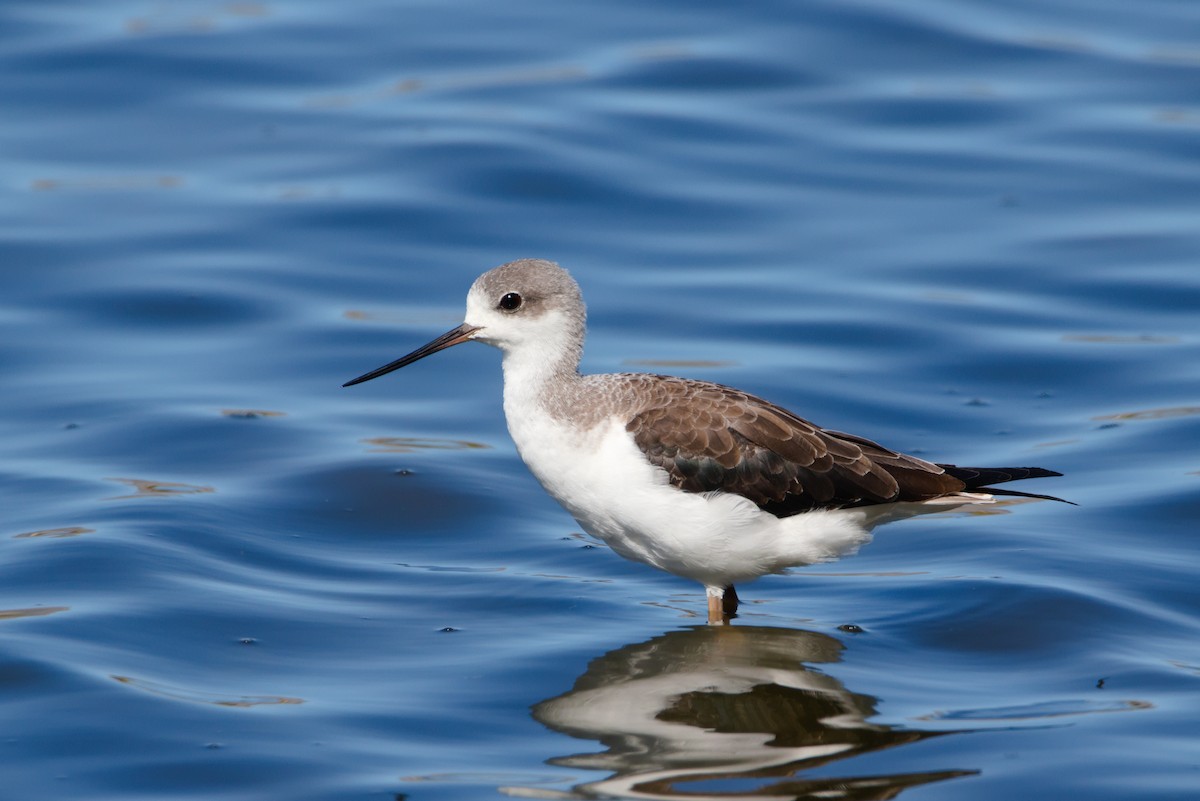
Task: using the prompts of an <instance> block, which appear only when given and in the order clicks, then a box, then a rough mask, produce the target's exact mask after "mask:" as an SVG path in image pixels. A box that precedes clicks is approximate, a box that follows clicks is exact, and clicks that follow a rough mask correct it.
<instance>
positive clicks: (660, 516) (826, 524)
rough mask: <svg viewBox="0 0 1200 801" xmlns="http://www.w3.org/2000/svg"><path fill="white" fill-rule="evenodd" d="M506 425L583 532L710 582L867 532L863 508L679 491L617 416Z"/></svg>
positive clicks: (785, 562)
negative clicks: (777, 506)
mask: <svg viewBox="0 0 1200 801" xmlns="http://www.w3.org/2000/svg"><path fill="white" fill-rule="evenodd" d="M522 417H523V416H522ZM508 424H509V432H510V433H511V434H512V438H513V441H514V442H515V443H516V445H517V450H518V452H519V453H520V454H521V458H522V459H524V461H525V464H526V465H528V467H529V469H530V471H532V472H533V474H534V476H536V477H537V479H538V480H539V481H540V482H541V483H542V486H543V487H545V488H546V491H547V492H549V493H550V494H551V495H552V496H553V497H554V498H555V499H556V500H557V501H558V502H559V503H561V504H562V505H563V506H564V507H565V508H566V509H567V511H569V512H570V513H571V514H572V515H573V516H574V517H575V519H576V520H577V521H579V524H580V525H581V526H582V527H583V529H584V530H585V531H587V532H588V533H589V534H591V535H593V536H595V537H598V538H599V539H601V540H603V541H604V542H605V543H606V544H607V545H608V546H609V547H611V548H612V549H613V550H614V551H616V552H617V553H618V554H620V555H621V556H624V557H625V558H627V559H632V560H634V561H638V562H644V563H646V564H649V565H653V566H654V567H657V568H659V569H661V570H665V571H667V572H669V573H673V574H675V575H678V576H684V577H686V578H690V579H694V580H696V581H699V582H700V583H702V584H704V585H705V586H707V587H713V588H723V587H726V586H728V585H731V584H735V583H738V582H745V581H749V580H751V579H755V578H758V577H759V576H762V575H765V574H767V573H776V572H779V571H781V570H784V569H785V568H788V567H793V566H799V565H807V564H812V563H814V562H822V561H827V560H830V559H835V558H837V557H839V556H842V555H844V554H846V553H848V552H851V551H853V550H855V549H857V548H858V547H859V546H860V545H862V544H863V543H865V542H866V541H867V540H869V539H870V534H869V533H868V530H867V528H866V526H865V525H864V521H865V517H866V516H865V515H864V514H863V513H862V512H861V510H847V511H817V512H810V513H806V514H801V515H795V516H793V517H788V518H783V519H780V518H777V517H775V516H774V515H771V514H768V513H766V512H763V511H762V510H760V509H759V508H758V507H757V506H755V505H754V504H753V503H752V502H750V501H748V500H746V499H745V498H742V497H740V496H737V495H731V494H725V493H708V494H697V493H690V492H684V491H682V490H679V489H676V488H675V487H672V486H671V485H670V484H669V483H668V478H667V473H666V471H664V470H662V469H661V468H658V467H655V466H654V465H652V464H650V462H649V461H648V460H647V459H646V458H645V456H643V455H642V453H641V451H640V450H639V449H638V448H637V446H636V445H635V444H634V441H633V437H632V436H631V435H630V434H629V433H628V432H627V431H625V428H624V425H623V423H622V422H620V421H619V420H617V419H615V418H610V419H609V420H607V421H605V422H602V423H600V424H599V425H597V426H595V427H594V428H592V429H590V430H587V431H580V430H577V429H572V428H570V427H568V426H565V425H563V424H562V423H560V422H558V421H556V420H554V419H553V418H552V417H550V416H549V415H545V416H542V415H538V416H537V419H536V420H535V419H513V415H509V420H508Z"/></svg>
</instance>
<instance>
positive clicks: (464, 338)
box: [342, 323, 479, 387]
mask: <svg viewBox="0 0 1200 801" xmlns="http://www.w3.org/2000/svg"><path fill="white" fill-rule="evenodd" d="M478 330H479V327H478V326H474V325H467V324H466V323H463V324H462V325H460V326H459V327H458V328H454V329H451V330H450V331H447V332H446V333H444V334H442V335H441V336H440V337H438V338H437V339H435V340H433V341H432V342H430V343H429V344H427V345H422V346H421V347H419V348H417V349H416V350H414V351H413V352H412V353H410V354H408V355H407V356H401V357H400V358H399V359H396V361H394V362H392V363H391V364H385V365H384V366H383V367H380V368H379V369H378V370H372V371H371V372H369V373H363V374H362V375H360V376H359V377H358V378H356V379H354V380H353V381H347V382H346V383H345V384H342V386H343V387H352V386H354V385H355V384H361V383H362V382H364V381H370V380H371V379H372V378H379V376H381V375H386V374H388V373H390V372H392V371H393V370H399V369H400V368H401V367H404V366H405V365H407V364H412V363H413V362H415V361H417V360H419V359H424V358H425V357H426V356H429V355H431V354H434V353H437V352H438V351H439V350H445V349H446V348H449V347H453V346H454V345H458V344H461V343H463V342H469V341H471V334H474V333H475V332H476V331H478Z"/></svg>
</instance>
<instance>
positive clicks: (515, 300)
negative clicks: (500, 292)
mask: <svg viewBox="0 0 1200 801" xmlns="http://www.w3.org/2000/svg"><path fill="white" fill-rule="evenodd" d="M524 302H525V301H524V300H522V299H521V296H520V295H518V294H517V293H516V292H509V293H508V294H507V295H505V296H504V297H502V298H500V308H502V309H504V310H505V311H516V310H517V309H519V308H521V304H522V303H524Z"/></svg>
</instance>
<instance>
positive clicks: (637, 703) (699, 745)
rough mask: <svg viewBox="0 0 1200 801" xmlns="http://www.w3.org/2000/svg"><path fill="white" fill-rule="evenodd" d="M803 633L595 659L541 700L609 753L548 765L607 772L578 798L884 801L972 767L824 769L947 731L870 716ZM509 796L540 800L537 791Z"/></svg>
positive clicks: (706, 634)
mask: <svg viewBox="0 0 1200 801" xmlns="http://www.w3.org/2000/svg"><path fill="white" fill-rule="evenodd" d="M841 651H842V644H841V643H840V642H839V641H838V640H836V639H834V638H832V637H829V636H826V635H824V634H819V633H816V632H810V631H795V630H789V629H779V628H763V627H737V628H724V627H722V628H717V627H699V628H694V629H684V630H679V631H672V632H668V633H666V634H664V635H662V636H659V637H656V638H654V639H652V640H649V641H648V642H645V643H640V644H636V645H628V646H625V647H624V648H619V649H617V650H615V651H612V652H610V653H608V654H605V655H604V656H601V657H599V658H597V659H595V660H594V661H593V662H592V663H591V664H590V665H589V666H588V669H587V672H586V673H584V674H583V675H582V676H580V677H579V679H578V680H577V681H576V682H575V686H574V687H573V688H572V689H571V690H570V692H567V693H564V694H563V695H560V696H558V697H556V698H551V699H549V700H546V701H542V702H541V703H539V704H537V705H536V706H534V708H533V717H534V718H535V719H536V720H538V721H539V722H540V723H542V724H543V725H545V726H547V727H549V728H551V729H553V730H555V731H559V732H562V733H564V734H569V735H571V736H573V737H578V738H580V739H585V740H596V741H598V742H599V743H600V744H601V745H603V746H604V747H605V748H606V749H607V750H605V751H603V752H601V753H596V754H578V755H574V756H563V757H556V758H554V759H551V760H550V763H551V764H554V765H561V766H568V767H573V768H582V769H587V770H603V771H609V772H610V773H611V775H610V776H608V777H607V778H604V779H600V780H598V781H593V782H587V783H585V784H580V785H578V786H576V787H575V788H574V789H575V793H574V794H573V795H571V796H564V797H575V798H612V797H620V798H646V799H656V798H657V799H672V798H688V799H737V798H742V799H749V798H764V797H772V798H795V799H804V798H821V799H829V798H840V799H864V800H865V799H890V798H894V797H896V796H897V795H898V794H899V793H900V792H902V791H903V790H904V789H905V788H908V787H916V786H919V785H923V784H929V783H932V782H937V781H942V780H945V779H952V778H956V777H959V776H967V775H972V774H974V773H976V771H971V770H944V771H931V772H919V773H897V774H886V775H876V776H862V775H859V773H860V771H854V770H847V771H846V773H848V774H852V775H850V776H838V777H832V778H831V777H829V774H830V771H829V769H828V768H826V769H825V770H823V771H822V774H823V775H822V776H821V777H820V778H817V777H813V778H805V777H804V776H803V775H802V774H803V773H804V772H805V771H809V770H812V769H814V768H817V767H820V766H829V765H831V764H832V763H836V762H838V761H840V760H845V759H849V758H852V757H855V756H859V755H862V754H868V753H871V752H874V751H879V750H881V749H885V748H892V747H895V746H900V745H905V744H907V743H913V742H918V741H921V740H924V739H926V738H929V737H936V736H939V735H942V734H949V733H953V732H946V731H917V730H912V729H897V728H894V727H891V726H887V725H881V724H877V723H871V722H869V719H870V718H871V717H873V716H874V715H875V703H876V701H875V699H874V698H872V697H871V696H868V695H862V694H859V693H854V692H851V691H849V690H847V689H846V688H845V687H844V686H843V685H842V683H841V682H839V681H838V680H837V679H835V678H833V677H831V676H828V675H826V674H824V673H821V672H819V671H818V670H816V669H813V668H810V667H807V666H806V665H805V664H804V663H809V664H811V663H829V662H836V661H838V660H839V659H840V655H841ZM505 790H506V792H507V793H509V794H512V795H526V796H530V797H532V796H538V797H544V795H542V792H544V791H542V792H539V791H538V790H534V789H526V790H523V789H522V788H513V787H509V788H505Z"/></svg>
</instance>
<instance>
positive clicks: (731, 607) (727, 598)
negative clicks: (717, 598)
mask: <svg viewBox="0 0 1200 801" xmlns="http://www.w3.org/2000/svg"><path fill="white" fill-rule="evenodd" d="M737 608H738V596H737V590H736V589H734V587H733V585H732V584H730V585H729V586H728V587H726V588H725V594H724V595H722V596H721V611H722V612H724V613H725V617H726V618H731V617H735V616H736V615H737Z"/></svg>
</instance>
